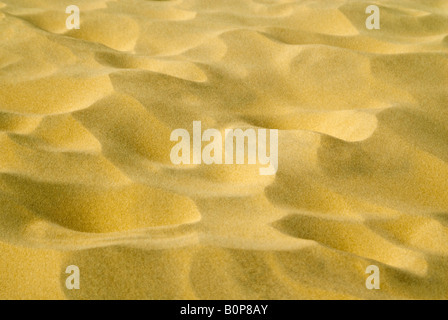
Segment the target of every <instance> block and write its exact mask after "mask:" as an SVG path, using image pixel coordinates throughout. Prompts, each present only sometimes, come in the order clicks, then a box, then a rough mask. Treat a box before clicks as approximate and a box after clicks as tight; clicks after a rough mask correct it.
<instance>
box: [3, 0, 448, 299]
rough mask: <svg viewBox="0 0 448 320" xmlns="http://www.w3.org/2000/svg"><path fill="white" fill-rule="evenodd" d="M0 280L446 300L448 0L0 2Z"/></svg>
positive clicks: (126, 292)
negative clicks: (180, 141)
mask: <svg viewBox="0 0 448 320" xmlns="http://www.w3.org/2000/svg"><path fill="white" fill-rule="evenodd" d="M72 4H76V5H77V6H79V8H80V11H81V25H80V29H73V30H68V29H67V27H66V19H67V17H68V16H69V14H67V13H66V7H67V6H69V5H72ZM370 4H375V5H377V6H378V7H379V8H380V10H381V29H380V30H368V29H367V28H366V19H367V17H368V15H367V14H366V7H367V6H368V5H370ZM193 121H201V122H202V127H203V128H204V129H206V128H216V129H218V130H221V131H224V130H225V129H226V128H237V127H238V128H257V129H259V128H266V129H278V138H279V148H278V150H279V155H278V162H279V168H278V171H277V173H276V174H275V175H271V176H262V175H260V174H259V170H258V169H259V166H258V165H205V164H200V165H198V164H196V165H193V164H192V165H174V164H173V163H172V162H171V160H170V151H171V149H172V148H173V146H174V145H175V143H174V142H172V141H170V134H171V132H172V131H173V130H175V129H178V128H185V129H187V130H189V131H191V129H192V123H193ZM71 265H75V266H78V267H79V269H80V272H81V273H80V275H81V278H80V286H81V287H80V289H79V290H68V289H67V288H66V279H67V277H68V276H69V275H68V274H66V268H67V266H71ZM370 265H376V266H378V268H379V270H380V272H381V273H380V279H381V288H380V290H368V289H367V288H366V279H367V277H368V276H369V275H368V274H366V268H367V267H368V266H370ZM0 299H448V1H446V0H375V1H371V2H370V1H361V0H321V1H317V0H314V1H313V0H174V1H149V0H146V1H145V0H76V1H72V0H69V1H66V0H57V1H56V0H0Z"/></svg>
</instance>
